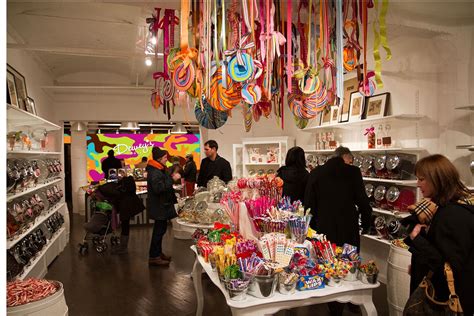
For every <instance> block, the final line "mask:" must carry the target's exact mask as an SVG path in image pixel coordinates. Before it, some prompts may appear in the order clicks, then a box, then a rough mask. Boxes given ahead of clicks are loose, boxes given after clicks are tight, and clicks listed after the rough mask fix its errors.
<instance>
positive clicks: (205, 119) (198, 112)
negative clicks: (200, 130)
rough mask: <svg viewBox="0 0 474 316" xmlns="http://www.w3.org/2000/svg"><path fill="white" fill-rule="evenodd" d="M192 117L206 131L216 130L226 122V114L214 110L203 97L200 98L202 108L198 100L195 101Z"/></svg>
mask: <svg viewBox="0 0 474 316" xmlns="http://www.w3.org/2000/svg"><path fill="white" fill-rule="evenodd" d="M194 115H195V116H196V119H197V121H198V122H199V125H201V126H202V127H205V128H207V129H218V128H219V127H221V126H223V125H224V124H225V123H226V121H227V112H221V111H217V110H216V109H214V108H213V107H212V106H211V105H210V104H209V102H208V101H207V99H206V98H205V96H204V95H203V97H202V108H201V104H200V102H199V100H196V105H195V107H194Z"/></svg>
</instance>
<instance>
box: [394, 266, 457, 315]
mask: <svg viewBox="0 0 474 316" xmlns="http://www.w3.org/2000/svg"><path fill="white" fill-rule="evenodd" d="M432 275H433V273H432V272H431V271H430V272H429V273H428V275H427V276H425V278H424V279H423V281H421V283H420V285H418V288H417V289H416V290H415V291H414V292H413V293H412V295H411V296H410V298H409V299H408V301H407V303H406V305H405V308H404V310H403V316H421V315H435V316H441V315H443V316H444V315H449V316H455V315H456V316H463V315H464V314H463V311H462V308H461V303H460V301H459V297H458V296H457V295H456V291H455V288H454V277H453V270H452V269H451V266H450V265H449V263H447V262H446V263H445V264H444V275H445V276H446V281H447V282H448V288H449V299H448V300H447V301H446V302H440V301H437V300H436V299H435V291H434V287H433V284H432V283H431V276H432Z"/></svg>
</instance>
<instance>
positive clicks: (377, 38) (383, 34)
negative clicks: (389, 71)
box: [373, 0, 392, 88]
mask: <svg viewBox="0 0 474 316" xmlns="http://www.w3.org/2000/svg"><path fill="white" fill-rule="evenodd" d="M378 2H379V1H378V0H375V2H374V8H375V16H376V18H375V20H374V22H373V30H374V60H375V82H376V84H377V88H383V82H382V58H381V57H380V52H379V46H380V44H382V47H383V48H384V49H385V52H386V55H387V56H386V60H390V59H391V58H392V52H391V50H390V48H389V47H388V43H387V25H386V21H385V17H386V15H387V10H388V0H382V10H381V12H380V16H379V15H378V13H379V11H378V6H379V4H378ZM377 26H378V27H379V28H380V32H379V30H378V29H377Z"/></svg>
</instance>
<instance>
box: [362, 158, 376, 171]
mask: <svg viewBox="0 0 474 316" xmlns="http://www.w3.org/2000/svg"><path fill="white" fill-rule="evenodd" d="M373 162H374V158H373V157H372V156H367V157H364V159H363V161H362V167H361V169H362V171H363V172H367V171H369V170H370V168H372V164H373Z"/></svg>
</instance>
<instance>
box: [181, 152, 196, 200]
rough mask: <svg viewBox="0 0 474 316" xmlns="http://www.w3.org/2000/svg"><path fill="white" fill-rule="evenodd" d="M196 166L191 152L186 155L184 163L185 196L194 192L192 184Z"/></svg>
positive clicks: (194, 181)
mask: <svg viewBox="0 0 474 316" xmlns="http://www.w3.org/2000/svg"><path fill="white" fill-rule="evenodd" d="M196 174H197V168H196V163H195V162H194V157H193V154H187V155H186V164H185V165H184V172H183V178H184V181H185V182H184V184H185V188H186V196H192V195H193V194H194V185H195V184H196Z"/></svg>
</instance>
